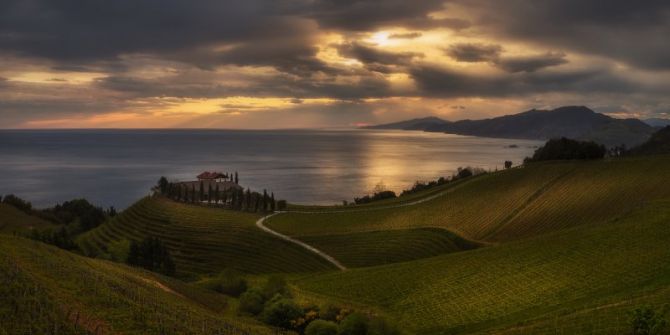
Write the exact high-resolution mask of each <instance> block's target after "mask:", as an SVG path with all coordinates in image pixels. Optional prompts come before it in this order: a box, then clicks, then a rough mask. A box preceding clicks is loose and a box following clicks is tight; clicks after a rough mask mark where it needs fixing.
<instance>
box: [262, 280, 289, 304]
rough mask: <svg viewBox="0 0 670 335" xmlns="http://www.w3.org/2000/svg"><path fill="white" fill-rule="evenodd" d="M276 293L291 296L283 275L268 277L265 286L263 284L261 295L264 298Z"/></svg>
mask: <svg viewBox="0 0 670 335" xmlns="http://www.w3.org/2000/svg"><path fill="white" fill-rule="evenodd" d="M276 295H281V296H283V297H290V296H291V292H290V291H289V289H288V284H286V280H285V279H284V277H281V276H278V275H274V276H270V277H268V280H267V282H265V286H263V296H264V297H265V299H271V298H273V297H274V296H276Z"/></svg>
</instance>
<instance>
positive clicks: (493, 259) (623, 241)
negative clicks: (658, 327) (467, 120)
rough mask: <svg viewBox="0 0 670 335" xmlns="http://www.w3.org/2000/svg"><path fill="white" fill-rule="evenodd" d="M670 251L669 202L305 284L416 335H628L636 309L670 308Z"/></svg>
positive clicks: (313, 278) (301, 283) (300, 283)
mask: <svg viewBox="0 0 670 335" xmlns="http://www.w3.org/2000/svg"><path fill="white" fill-rule="evenodd" d="M669 243H670V202H667V201H666V202H660V203H654V204H652V205H648V206H646V207H644V208H643V209H639V210H636V211H634V212H632V213H630V214H629V215H627V216H626V217H625V218H624V219H620V220H617V221H614V222H611V223H609V224H606V225H600V226H598V225H582V226H578V227H575V228H571V229H565V230H561V231H557V232H554V233H549V234H545V235H542V236H538V237H534V238H529V239H525V240H522V241H516V242H509V243H505V244H501V245H497V246H492V247H487V248H481V249H477V250H472V251H466V252H461V253H454V254H450V255H444V256H439V257H434V258H428V259H424V260H418V261H413V262H407V263H397V264H392V265H385V266H379V267H371V268H365V269H353V270H350V271H347V272H341V273H331V274H326V275H316V276H311V277H306V278H303V279H299V280H297V281H296V284H297V285H298V286H299V287H300V288H302V289H303V290H305V291H307V292H310V293H313V294H318V295H321V296H330V297H334V298H336V299H342V300H348V301H354V302H356V303H361V304H368V305H371V306H377V307H379V308H381V309H382V310H384V311H386V312H387V313H389V314H390V315H392V316H394V317H395V318H396V319H397V320H398V322H399V323H400V324H402V325H404V326H406V327H407V328H408V330H410V331H412V332H414V333H417V334H449V333H473V332H491V331H494V332H507V333H520V334H521V333H523V334H526V333H551V334H556V333H559V334H593V333H601V334H621V333H623V332H624V330H625V329H626V323H627V321H628V314H627V313H628V311H629V310H630V309H632V308H634V307H637V306H639V305H641V304H647V303H648V304H651V305H653V306H655V307H659V308H660V306H661V305H663V304H667V303H668V302H669V301H670V263H669V262H667V260H668V259H670V249H669V248H667V245H668V244H669Z"/></svg>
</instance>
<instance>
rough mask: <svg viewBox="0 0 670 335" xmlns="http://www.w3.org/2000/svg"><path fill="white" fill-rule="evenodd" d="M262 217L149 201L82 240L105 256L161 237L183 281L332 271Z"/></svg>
mask: <svg viewBox="0 0 670 335" xmlns="http://www.w3.org/2000/svg"><path fill="white" fill-rule="evenodd" d="M258 218H260V215H257V214H250V213H243V212H237V211H229V210H222V209H217V208H208V207H201V206H193V205H188V204H182V203H177V202H174V201H171V200H167V199H164V198H145V199H143V200H141V201H139V202H138V203H136V204H135V205H133V206H132V207H130V208H128V209H126V210H125V211H123V213H122V214H121V215H119V216H117V217H116V218H114V219H113V220H111V221H109V222H107V223H105V224H103V225H101V226H100V227H98V228H96V229H94V230H92V231H90V232H88V233H86V234H85V235H83V236H81V237H80V238H79V239H78V241H77V242H78V244H79V245H80V246H81V248H82V249H83V250H84V251H85V253H87V254H92V255H98V256H100V255H104V254H105V253H106V248H107V246H109V244H110V243H112V242H114V241H118V240H122V239H127V240H141V239H142V238H144V237H147V236H153V237H158V238H160V239H161V240H163V241H164V242H165V243H166V244H167V246H168V247H169V249H170V251H171V254H172V256H173V257H174V259H175V263H176V264H177V272H178V274H179V275H180V276H183V277H198V276H201V275H207V274H215V273H218V272H220V271H222V270H223V269H226V268H232V269H237V270H240V271H243V272H247V273H274V272H284V273H286V272H311V271H325V270H330V269H333V267H332V266H331V265H330V264H329V263H328V262H326V261H324V260H323V259H321V258H320V257H318V256H317V255H315V254H313V253H311V252H309V251H306V250H304V249H303V248H301V247H299V246H296V245H294V244H292V243H289V242H286V241H284V240H281V239H278V238H275V237H273V236H271V235H269V234H267V233H264V232H263V231H261V230H260V229H258V228H257V227H256V226H255V222H256V220H257V219H258Z"/></svg>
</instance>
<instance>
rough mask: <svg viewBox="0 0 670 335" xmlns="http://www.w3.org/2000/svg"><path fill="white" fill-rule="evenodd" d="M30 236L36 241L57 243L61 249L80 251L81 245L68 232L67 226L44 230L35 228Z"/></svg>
mask: <svg viewBox="0 0 670 335" xmlns="http://www.w3.org/2000/svg"><path fill="white" fill-rule="evenodd" d="M29 237H30V238H31V239H33V240H35V241H41V242H44V243H48V244H51V245H55V246H57V247H59V248H61V249H65V250H70V251H79V246H78V245H77V243H75V242H74V240H73V239H72V234H70V233H69V232H68V230H67V228H66V227H65V226H61V227H60V228H58V229H45V230H42V231H38V230H37V229H33V230H32V231H31V232H30V236H29Z"/></svg>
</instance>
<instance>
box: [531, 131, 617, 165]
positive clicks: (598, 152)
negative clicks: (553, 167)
mask: <svg viewBox="0 0 670 335" xmlns="http://www.w3.org/2000/svg"><path fill="white" fill-rule="evenodd" d="M606 153H607V148H605V146H604V145H601V144H598V143H595V142H592V141H576V140H571V139H568V138H565V137H563V138H559V139H552V140H549V141H547V143H545V145H544V146H542V147H540V148H538V149H537V150H535V153H534V154H533V157H530V158H528V157H527V158H526V159H525V160H524V162H526V163H528V162H539V161H550V160H573V159H601V158H603V157H605V154H606Z"/></svg>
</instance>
